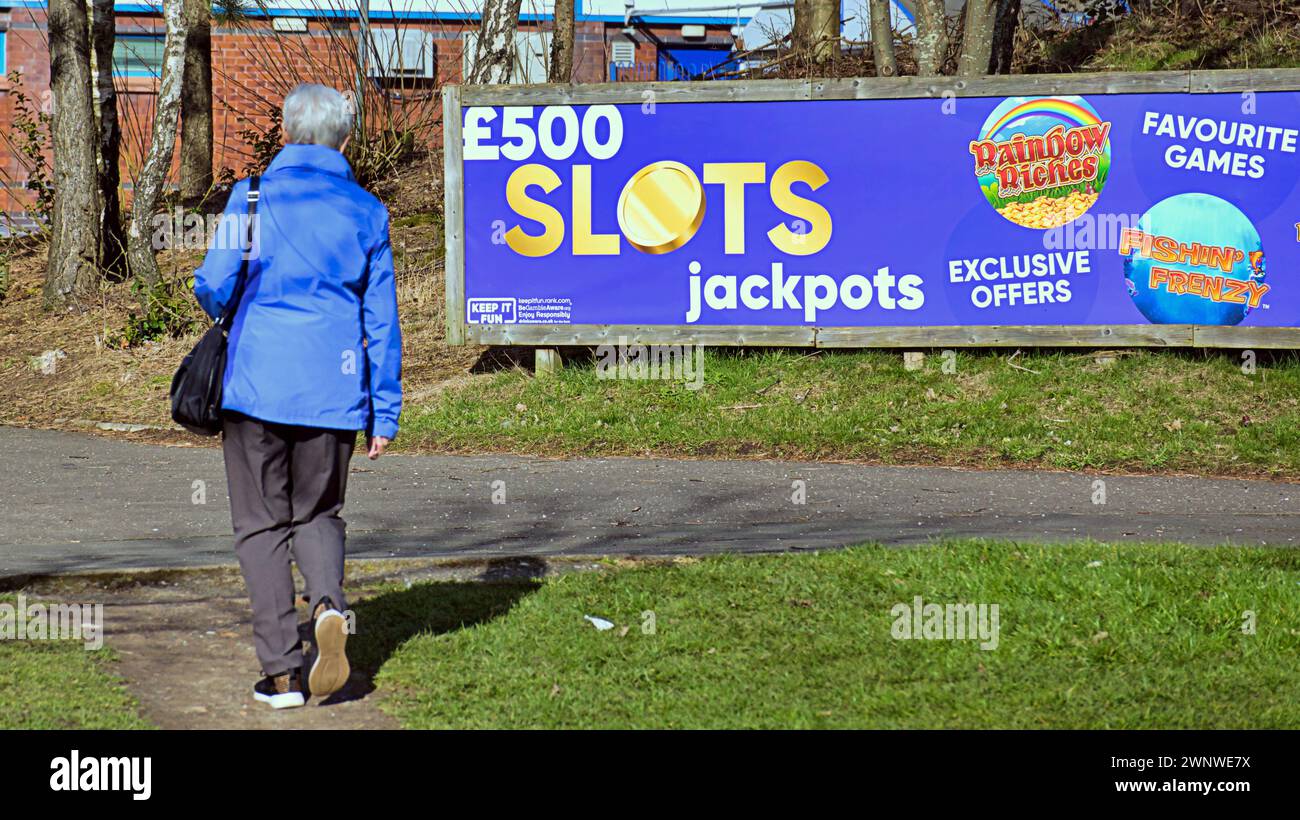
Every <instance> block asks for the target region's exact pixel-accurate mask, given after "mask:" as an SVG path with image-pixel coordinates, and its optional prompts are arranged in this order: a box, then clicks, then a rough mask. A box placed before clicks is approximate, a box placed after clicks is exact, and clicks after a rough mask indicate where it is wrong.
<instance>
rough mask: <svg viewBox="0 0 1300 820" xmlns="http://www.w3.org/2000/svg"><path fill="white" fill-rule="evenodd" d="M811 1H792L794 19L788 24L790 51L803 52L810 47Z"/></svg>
mask: <svg viewBox="0 0 1300 820" xmlns="http://www.w3.org/2000/svg"><path fill="white" fill-rule="evenodd" d="M811 31H812V0H794V19H793V20H792V21H791V24H790V50H791V51H805V50H807V49H808V48H809V46H810V45H811V42H810V39H811V38H810V37H809V33H810V32H811Z"/></svg>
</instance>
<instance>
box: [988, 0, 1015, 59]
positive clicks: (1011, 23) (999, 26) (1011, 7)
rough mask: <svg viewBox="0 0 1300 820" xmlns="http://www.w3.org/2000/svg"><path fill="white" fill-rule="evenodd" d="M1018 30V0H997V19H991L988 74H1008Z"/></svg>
mask: <svg viewBox="0 0 1300 820" xmlns="http://www.w3.org/2000/svg"><path fill="white" fill-rule="evenodd" d="M1019 30H1020V0H998V13H997V19H996V20H994V21H993V55H992V57H991V58H990V60H989V73H990V74H1010V73H1011V61H1012V58H1013V57H1014V56H1015V49H1016V32H1017V31H1019Z"/></svg>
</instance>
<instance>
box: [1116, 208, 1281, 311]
mask: <svg viewBox="0 0 1300 820" xmlns="http://www.w3.org/2000/svg"><path fill="white" fill-rule="evenodd" d="M1137 230H1138V231H1139V232H1140V234H1139V235H1138V236H1137V237H1134V238H1133V241H1131V242H1130V243H1129V244H1130V245H1131V247H1129V248H1127V251H1126V252H1124V253H1123V256H1124V279H1125V282H1124V285H1125V287H1126V288H1127V289H1128V293H1129V296H1131V297H1133V302H1134V304H1136V305H1137V308H1138V310H1140V311H1142V315H1143V316H1145V317H1147V319H1148V320H1149V321H1151V322H1153V323H1155V324H1194V325H1236V324H1240V322H1241V320H1242V319H1244V318H1246V316H1247V314H1249V313H1250V311H1251V309H1252V306H1251V302H1252V301H1254V302H1255V303H1258V301H1259V299H1260V298H1262V295H1263V292H1264V291H1266V290H1267V287H1268V286H1267V285H1264V275H1265V268H1264V249H1263V246H1262V244H1261V243H1260V239H1259V231H1258V230H1256V229H1255V226H1254V225H1253V224H1252V223H1251V221H1250V219H1249V218H1247V217H1246V215H1245V214H1243V213H1242V212H1241V211H1240V210H1239V209H1238V208H1237V206H1235V205H1233V204H1232V203H1231V202H1228V201H1227V200H1224V199H1220V198H1219V197H1217V196H1212V195H1210V194H1178V195H1177V196H1171V197H1169V198H1168V199H1164V200H1161V201H1160V202H1158V203H1156V204H1155V205H1154V206H1153V207H1152V208H1151V209H1150V210H1148V211H1147V212H1146V213H1145V214H1143V215H1142V218H1141V219H1139V220H1138V223H1137ZM1143 237H1145V240H1143V239H1142V238H1143ZM1143 241H1145V243H1146V247H1145V248H1144V247H1143ZM1216 263H1217V264H1216ZM1229 280H1231V281H1229ZM1239 283H1244V284H1239Z"/></svg>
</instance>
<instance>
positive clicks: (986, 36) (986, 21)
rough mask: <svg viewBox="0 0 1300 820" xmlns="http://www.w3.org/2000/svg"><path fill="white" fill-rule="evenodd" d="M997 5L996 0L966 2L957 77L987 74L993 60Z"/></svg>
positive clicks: (969, 0) (970, 0) (971, 0)
mask: <svg viewBox="0 0 1300 820" xmlns="http://www.w3.org/2000/svg"><path fill="white" fill-rule="evenodd" d="M997 5H998V0H966V17H965V23H964V25H963V26H962V36H961V55H960V56H959V57H958V58H957V75H958V76H959V77H978V76H980V75H983V74H987V73H988V70H989V63H990V62H991V61H992V59H993V24H994V22H995V21H996V20H997Z"/></svg>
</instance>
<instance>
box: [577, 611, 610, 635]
mask: <svg viewBox="0 0 1300 820" xmlns="http://www.w3.org/2000/svg"><path fill="white" fill-rule="evenodd" d="M582 617H583V618H586V619H587V620H588V621H591V625H592V626H594V627H596V629H597V630H598V631H600V632H604V631H605V630H606V629H613V628H614V625H613V624H612V623H610V622H609V621H607V620H605V619H604V618H593V617H591V616H590V615H583V616H582Z"/></svg>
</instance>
